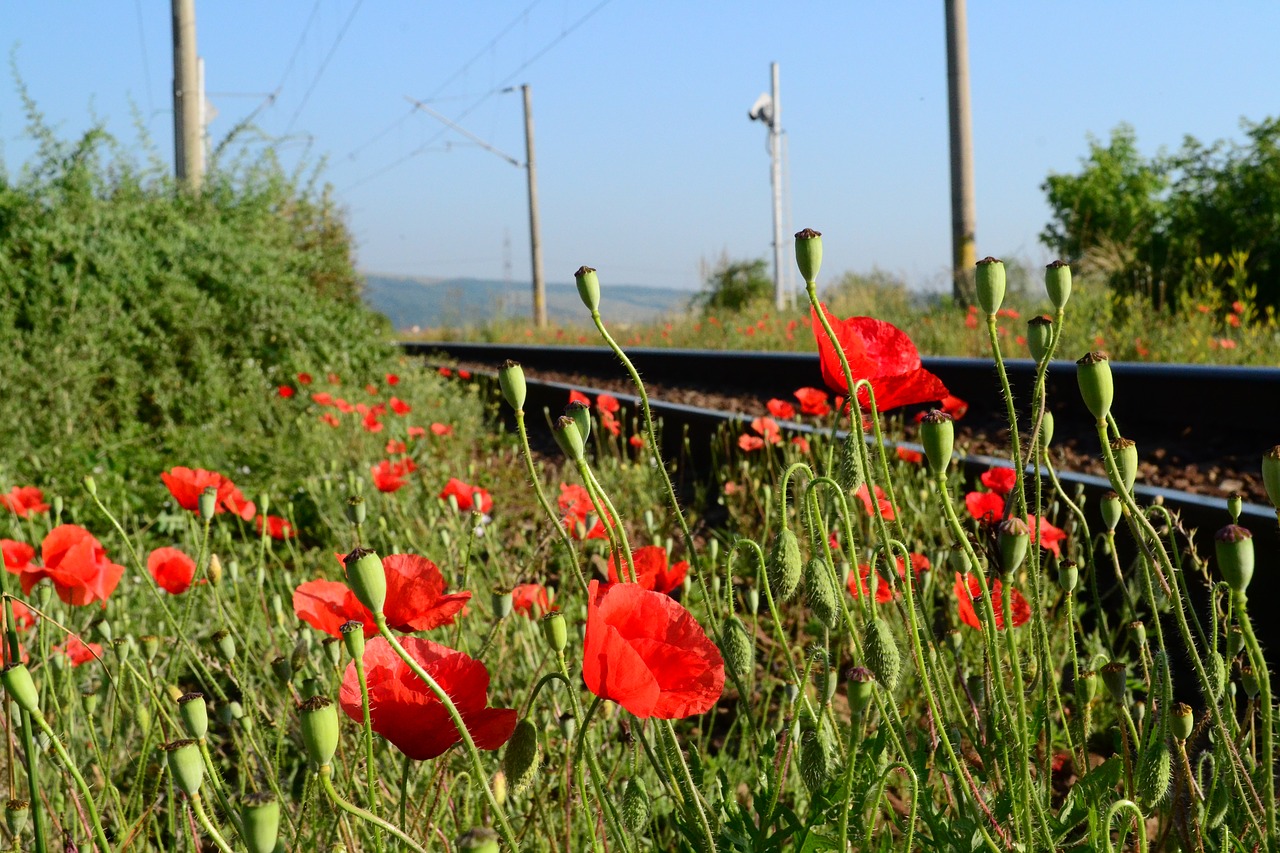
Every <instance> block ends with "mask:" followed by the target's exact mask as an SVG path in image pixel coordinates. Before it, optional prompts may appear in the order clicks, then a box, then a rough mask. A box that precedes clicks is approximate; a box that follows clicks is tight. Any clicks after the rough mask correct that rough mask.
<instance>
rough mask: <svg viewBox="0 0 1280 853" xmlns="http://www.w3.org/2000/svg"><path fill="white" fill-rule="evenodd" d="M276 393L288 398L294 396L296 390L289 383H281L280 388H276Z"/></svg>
mask: <svg viewBox="0 0 1280 853" xmlns="http://www.w3.org/2000/svg"><path fill="white" fill-rule="evenodd" d="M276 393H277V394H279V395H280V396H281V397H283V398H285V399H286V400H287V399H289V398H290V397H292V396H293V395H294V394H295V393H296V392H295V391H294V390H293V388H291V387H290V386H288V385H281V386H280V387H279V388H277V389H276Z"/></svg>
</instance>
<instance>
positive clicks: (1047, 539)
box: [1027, 513, 1067, 557]
mask: <svg viewBox="0 0 1280 853" xmlns="http://www.w3.org/2000/svg"><path fill="white" fill-rule="evenodd" d="M1027 529H1028V530H1029V531H1030V532H1031V541H1032V542H1036V543H1039V544H1040V547H1041V548H1044V549H1045V550H1046V551H1051V552H1052V553H1053V556H1055V557H1061V556H1062V547H1061V544H1060V543H1061V542H1062V541H1063V540H1064V539H1066V538H1067V533H1066V531H1065V530H1062V529H1060V528H1057V527H1054V526H1053V525H1052V524H1050V523H1049V521H1048V520H1047V519H1045V518H1037V517H1036V516H1034V515H1032V514H1030V513H1028V514H1027Z"/></svg>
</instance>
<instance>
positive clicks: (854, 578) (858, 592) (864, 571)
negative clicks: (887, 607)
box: [845, 563, 893, 604]
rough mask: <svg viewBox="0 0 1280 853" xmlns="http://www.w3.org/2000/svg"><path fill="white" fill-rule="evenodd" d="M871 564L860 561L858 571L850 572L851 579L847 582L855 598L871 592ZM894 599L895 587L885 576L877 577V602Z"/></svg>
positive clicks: (882, 602) (886, 601)
mask: <svg viewBox="0 0 1280 853" xmlns="http://www.w3.org/2000/svg"><path fill="white" fill-rule="evenodd" d="M870 579H871V564H870V563H860V564H859V565H858V571H857V572H856V573H855V572H849V580H848V581H847V582H846V583H845V585H846V586H848V587H849V592H850V594H852V595H853V597H854V598H858V597H860V596H863V595H870V594H871V583H870ZM892 599H893V587H891V586H889V582H888V581H887V580H885V579H884V578H876V604H887V603H888V602H889V601H891V600H892Z"/></svg>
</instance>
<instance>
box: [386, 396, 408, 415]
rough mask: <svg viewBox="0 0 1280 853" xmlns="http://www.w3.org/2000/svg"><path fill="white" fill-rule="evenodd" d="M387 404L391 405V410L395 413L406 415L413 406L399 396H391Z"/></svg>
mask: <svg viewBox="0 0 1280 853" xmlns="http://www.w3.org/2000/svg"><path fill="white" fill-rule="evenodd" d="M388 404H389V405H390V406H391V411H393V412H395V413H396V414H397V415H407V414H409V413H410V412H412V411H413V406H410V405H409V404H408V403H406V402H405V401H404V400H401V399H400V398H399V397H392V398H391V399H390V400H389V401H388Z"/></svg>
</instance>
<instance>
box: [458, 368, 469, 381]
mask: <svg viewBox="0 0 1280 853" xmlns="http://www.w3.org/2000/svg"><path fill="white" fill-rule="evenodd" d="M458 378H459V379H470V378H471V371H470V370H467V369H465V368H462V367H459V368H458Z"/></svg>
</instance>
